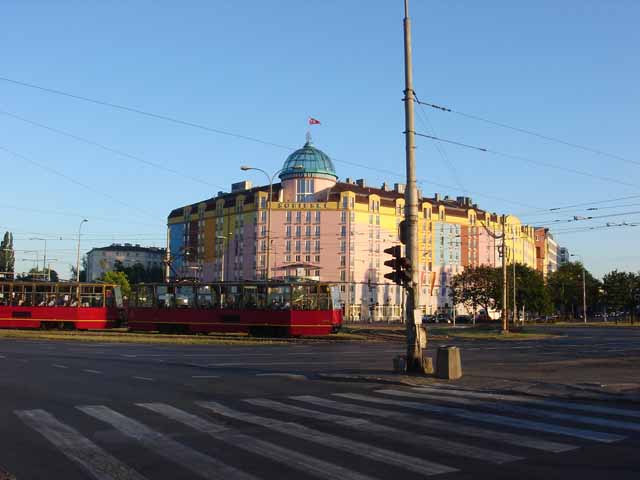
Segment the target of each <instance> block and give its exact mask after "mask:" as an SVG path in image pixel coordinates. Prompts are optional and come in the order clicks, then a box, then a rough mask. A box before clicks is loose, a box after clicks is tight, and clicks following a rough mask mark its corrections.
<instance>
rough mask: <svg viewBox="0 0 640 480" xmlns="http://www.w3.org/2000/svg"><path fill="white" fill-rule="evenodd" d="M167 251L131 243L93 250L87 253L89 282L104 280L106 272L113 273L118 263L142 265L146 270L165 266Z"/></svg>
mask: <svg viewBox="0 0 640 480" xmlns="http://www.w3.org/2000/svg"><path fill="white" fill-rule="evenodd" d="M165 255H166V251H165V249H164V248H156V247H141V246H140V245H132V244H130V243H125V244H122V245H121V244H119V243H114V244H112V245H109V246H108V247H99V248H92V249H91V250H90V251H89V252H88V253H87V281H89V282H92V281H94V280H98V279H100V278H102V276H103V275H104V273H105V272H110V271H113V270H114V268H115V264H116V262H120V263H122V265H123V266H124V267H132V266H134V265H135V264H137V263H139V264H141V265H142V266H143V267H144V268H145V269H151V268H160V269H162V268H163V266H164V260H165Z"/></svg>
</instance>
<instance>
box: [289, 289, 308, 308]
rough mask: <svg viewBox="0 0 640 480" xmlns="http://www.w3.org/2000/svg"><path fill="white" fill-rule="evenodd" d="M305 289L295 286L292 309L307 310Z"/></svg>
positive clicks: (292, 290)
mask: <svg viewBox="0 0 640 480" xmlns="http://www.w3.org/2000/svg"><path fill="white" fill-rule="evenodd" d="M305 293H306V292H305V287H304V286H303V285H294V286H293V287H292V289H291V309H292V310H305V305H304V302H305Z"/></svg>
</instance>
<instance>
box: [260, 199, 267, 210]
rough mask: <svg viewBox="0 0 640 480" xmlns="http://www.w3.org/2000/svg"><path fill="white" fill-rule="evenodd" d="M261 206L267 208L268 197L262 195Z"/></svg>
mask: <svg viewBox="0 0 640 480" xmlns="http://www.w3.org/2000/svg"><path fill="white" fill-rule="evenodd" d="M260 208H267V197H260Z"/></svg>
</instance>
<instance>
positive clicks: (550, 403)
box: [413, 387, 640, 418]
mask: <svg viewBox="0 0 640 480" xmlns="http://www.w3.org/2000/svg"><path fill="white" fill-rule="evenodd" d="M413 390H416V391H421V392H422V391H424V392H434V393H440V392H442V390H440V389H437V388H431V387H417V388H414V389H413ZM446 394H447V395H454V396H461V397H471V398H480V399H487V400H501V401H512V402H522V403H529V404H532V405H542V406H547V407H559V408H566V409H568V410H579V411H583V412H593V413H603V414H607V415H619V416H623V417H637V418H640V410H627V409H624V408H613V407H601V406H598V405H586V404H583V403H574V402H559V401H556V400H547V399H540V398H531V397H524V396H521V395H499V394H496V393H485V392H474V391H469V390H460V389H454V388H447V389H446Z"/></svg>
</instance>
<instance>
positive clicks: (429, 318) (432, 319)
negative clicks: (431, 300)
mask: <svg viewBox="0 0 640 480" xmlns="http://www.w3.org/2000/svg"><path fill="white" fill-rule="evenodd" d="M422 323H436V316H435V315H425V316H423V317H422Z"/></svg>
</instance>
